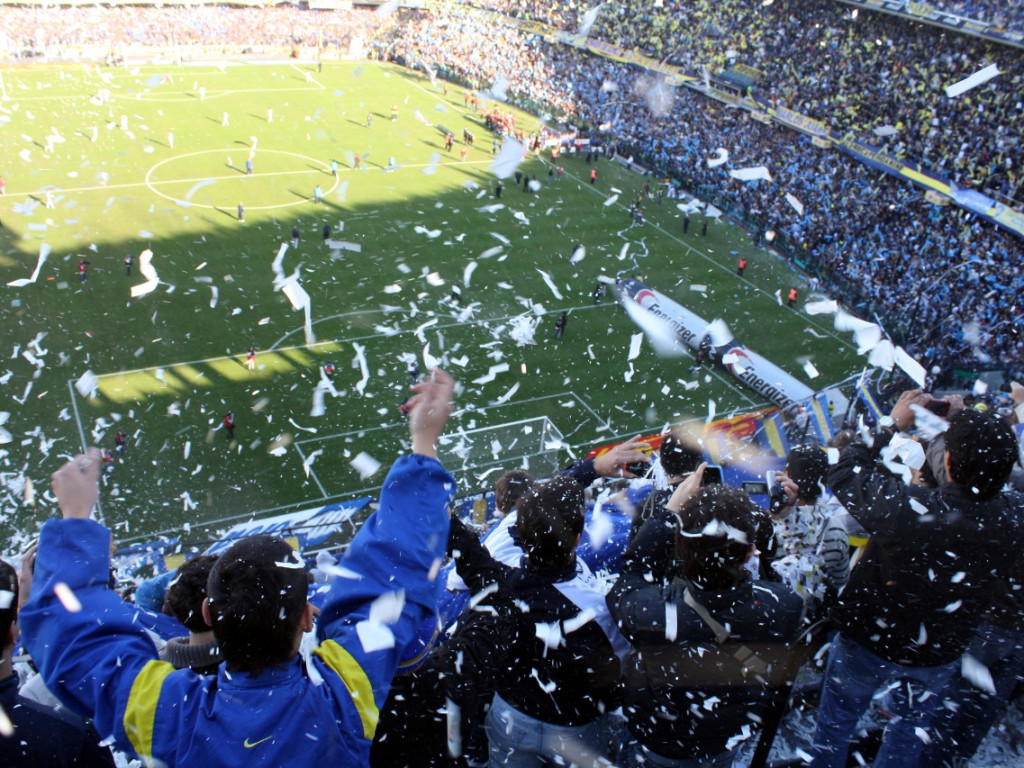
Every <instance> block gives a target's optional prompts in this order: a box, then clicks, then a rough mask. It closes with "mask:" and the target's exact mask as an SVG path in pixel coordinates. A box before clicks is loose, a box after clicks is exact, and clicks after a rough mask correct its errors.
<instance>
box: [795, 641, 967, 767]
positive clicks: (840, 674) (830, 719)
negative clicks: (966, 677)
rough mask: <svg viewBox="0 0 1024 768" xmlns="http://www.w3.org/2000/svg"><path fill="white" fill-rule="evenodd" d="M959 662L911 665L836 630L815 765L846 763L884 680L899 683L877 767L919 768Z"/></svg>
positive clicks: (891, 696) (813, 753)
mask: <svg viewBox="0 0 1024 768" xmlns="http://www.w3.org/2000/svg"><path fill="white" fill-rule="evenodd" d="M958 664H959V661H953V662H950V663H949V664H944V665H942V666H939V667H909V666H904V665H902V664H896V663H894V662H891V661H886V660H885V659H883V658H881V657H879V656H876V655H875V654H873V653H872V652H871V651H869V650H867V649H866V648H864V647H863V646H860V645H858V644H857V643H855V642H854V641H852V640H848V639H846V638H844V637H843V636H842V633H840V634H838V635H836V637H835V640H833V642H832V648H831V650H830V651H829V656H828V666H827V667H826V668H825V679H824V681H823V683H822V693H821V703H820V704H819V706H818V722H817V727H816V728H815V730H814V746H813V748H812V749H811V756H812V757H813V760H812V761H811V768H845V766H846V755H847V750H848V748H849V744H850V739H851V737H852V736H853V732H854V729H855V728H856V727H857V721H858V720H859V719H860V716H861V715H862V714H864V712H865V711H867V708H868V706H869V705H870V704H871V700H872V698H873V697H874V695H875V691H877V690H878V689H879V688H880V687H881V686H882V685H883V684H885V683H888V682H897V683H898V684H897V685H896V686H895V687H894V688H893V689H892V690H891V691H890V694H889V699H888V701H889V702H890V703H891V709H892V710H893V712H894V713H895V714H896V715H897V717H895V718H893V720H892V721H891V722H890V723H889V726H888V727H887V728H886V731H885V737H884V739H883V740H882V748H881V749H880V750H879V752H878V756H877V757H876V758H875V762H874V763H873V766H874V768H915V766H918V765H920V764H921V752H922V749H923V747H924V742H923V741H922V739H921V738H920V737H919V736H918V735H917V732H916V731H915V729H921V732H922V733H925V732H926V731H925V729H926V728H927V726H928V725H929V724H930V722H931V719H932V715H933V713H934V712H935V709H936V707H937V706H938V703H939V697H938V696H937V695H936V694H937V693H938V692H939V691H941V690H942V689H943V688H945V687H946V684H947V683H948V682H949V680H950V679H951V678H952V676H953V673H954V672H955V671H956V668H957V666H958Z"/></svg>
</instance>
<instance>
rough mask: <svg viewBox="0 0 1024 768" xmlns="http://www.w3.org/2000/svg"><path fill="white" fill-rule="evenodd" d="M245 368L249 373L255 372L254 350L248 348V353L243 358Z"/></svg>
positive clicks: (253, 348)
mask: <svg viewBox="0 0 1024 768" xmlns="http://www.w3.org/2000/svg"><path fill="white" fill-rule="evenodd" d="M245 367H246V368H248V369H249V370H250V371H255V370H256V348H255V347H249V352H248V354H246V356H245Z"/></svg>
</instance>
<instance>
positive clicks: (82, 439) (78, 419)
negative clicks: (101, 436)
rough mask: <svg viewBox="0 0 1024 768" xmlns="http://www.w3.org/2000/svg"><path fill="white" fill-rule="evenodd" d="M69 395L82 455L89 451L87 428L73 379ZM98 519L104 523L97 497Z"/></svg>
mask: <svg viewBox="0 0 1024 768" xmlns="http://www.w3.org/2000/svg"><path fill="white" fill-rule="evenodd" d="M68 394H69V395H70V397H71V410H73V411H74V412H75V425H76V426H77V427H78V442H79V444H80V445H81V446H82V453H85V451H86V450H87V449H88V447H89V445H88V443H86V441H85V427H84V425H83V424H82V417H81V414H79V413H78V398H77V397H75V382H74V380H73V379H68ZM96 519H97V520H99V522H101V523H102V522H103V500H102V499H101V498H100V497H99V496H97V497H96Z"/></svg>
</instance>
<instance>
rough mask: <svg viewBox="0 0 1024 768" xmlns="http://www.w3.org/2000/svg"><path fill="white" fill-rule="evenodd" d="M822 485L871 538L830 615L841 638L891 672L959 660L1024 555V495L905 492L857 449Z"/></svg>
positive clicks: (950, 487)
mask: <svg viewBox="0 0 1024 768" xmlns="http://www.w3.org/2000/svg"><path fill="white" fill-rule="evenodd" d="M828 484H829V487H830V488H831V489H832V492H833V493H834V494H835V496H836V498H837V499H838V500H839V502H840V503H842V505H843V506H844V507H845V508H846V510H847V511H848V512H849V513H850V514H851V515H852V516H853V517H854V518H855V519H856V520H857V521H858V522H859V523H860V524H861V525H863V526H864V527H865V528H866V529H867V531H868V532H869V534H870V536H871V538H870V540H869V541H868V544H867V549H866V550H865V552H864V555H863V557H862V558H861V560H860V562H859V564H858V565H857V567H856V568H854V569H853V572H852V573H851V574H850V581H849V582H848V583H847V585H846V588H845V589H844V590H843V592H842V594H841V595H840V597H839V600H838V604H837V606H836V608H835V609H834V611H833V618H834V620H835V621H836V623H837V624H838V625H839V628H840V631H841V632H842V633H843V635H844V636H845V637H848V638H850V639H852V640H854V641H855V642H857V643H858V644H860V645H861V646H863V647H864V648H866V649H867V650H869V651H871V652H872V653H874V654H876V655H877V656H881V657H882V658H883V659H886V660H887V661H891V662H894V663H897V664H904V665H907V666H915V667H917V666H920V667H931V666H938V665H941V664H947V663H949V662H952V661H954V660H956V659H957V658H958V657H959V656H960V655H961V654H962V653H963V652H964V650H965V649H966V648H967V645H968V643H970V640H971V636H972V634H973V632H974V629H975V628H976V627H977V625H978V623H979V622H980V620H981V617H982V615H983V614H984V613H985V611H986V610H987V609H988V608H989V607H990V605H991V603H992V602H993V599H994V597H995V595H996V594H997V592H998V591H999V587H1000V584H1001V583H1002V582H1004V580H1005V579H1007V578H1009V577H1010V575H1011V572H1012V569H1013V567H1014V564H1015V561H1016V560H1017V559H1018V558H1020V557H1021V552H1022V551H1024V496H1022V495H1021V494H1020V493H1018V492H1016V491H1009V492H1004V493H1000V494H999V495H997V496H996V497H995V498H992V499H988V500H985V501H979V500H976V499H973V498H971V497H969V496H968V495H967V494H966V493H965V492H964V491H962V490H961V489H960V488H959V487H957V486H956V485H954V484H947V485H943V486H941V487H939V488H924V487H921V486H908V485H906V484H905V483H904V482H903V481H902V480H901V479H899V478H895V477H893V476H891V475H890V474H889V473H888V472H886V471H885V470H884V469H883V468H881V467H879V466H877V465H876V464H875V462H874V459H873V456H872V453H871V451H870V449H868V448H867V447H866V446H864V445H861V444H854V445H851V446H849V447H848V448H846V449H845V450H844V451H843V453H842V455H841V456H840V458H839V462H838V463H837V464H836V465H834V466H832V467H831V468H830V469H829V473H828Z"/></svg>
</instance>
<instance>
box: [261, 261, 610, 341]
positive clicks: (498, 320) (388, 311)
mask: <svg viewBox="0 0 1024 768" xmlns="http://www.w3.org/2000/svg"><path fill="white" fill-rule="evenodd" d="M417 277H419V276H418V275H417ZM603 306H607V304H595V305H591V304H583V305H581V306H579V307H573V308H572V309H573V311H574V312H582V311H584V310H591V309H597V308H600V307H603ZM559 311H560V310H558V309H554V310H551V311H550V312H548V313H547V314H549V315H551V314H557V313H558V312H559ZM375 313H383V314H384V315H387V314H402V315H408V314H409V310H408V309H406V308H405V307H392V308H390V309H359V310H354V311H352V312H345V313H343V314H340V315H330V316H329V317H321V318H318V319H316V320H314V321H313V325H317V324H319V323H326V322H330V321H331V320H337V319H338V318H342V317H353V316H356V315H369V314H375ZM524 314H529V312H528V311H525V310H524V311H523V312H520V313H519V314H515V315H502V316H501V317H481V318H476V319H473V320H468V321H461V322H460V321H458V320H455V319H454V318H451V319H452V320H453V321H454V322H450V323H443V324H442V323H438V324H436V325H432V326H430V328H428V329H427V330H432V329H434V328H436V329H438V330H444V329H446V328H455V327H464V326H467V325H481V324H483V323H504V322H508V321H509V320H512V319H514V318H517V317H522V316H523V315H524ZM301 331H303V326H298V327H297V328H296V329H295V330H293V331H288V333H286V334H285V335H284V336H282V337H281V338H280V339H278V340H277V341H276V342H274V344H272V345H271V346H270V347H268V348H267V349H268V350H272V349H275V348H276V347H277V345H278V344H283V343H284V340H285V339H287V338H288V337H289V336H294V335H295V334H296V333H299V332H301ZM415 332H416V329H415V328H408V329H403V330H400V331H398V333H394V334H391V335H392V336H399V335H401V334H403V333H405V334H408V333H415ZM381 336H382V334H380V333H369V334H364V335H363V336H350V337H347V338H344V339H331V341H332V342H333V343H337V344H346V343H351V342H353V341H367V340H368V339H377V338H381ZM291 349H302V345H295V346H293V347H291Z"/></svg>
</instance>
